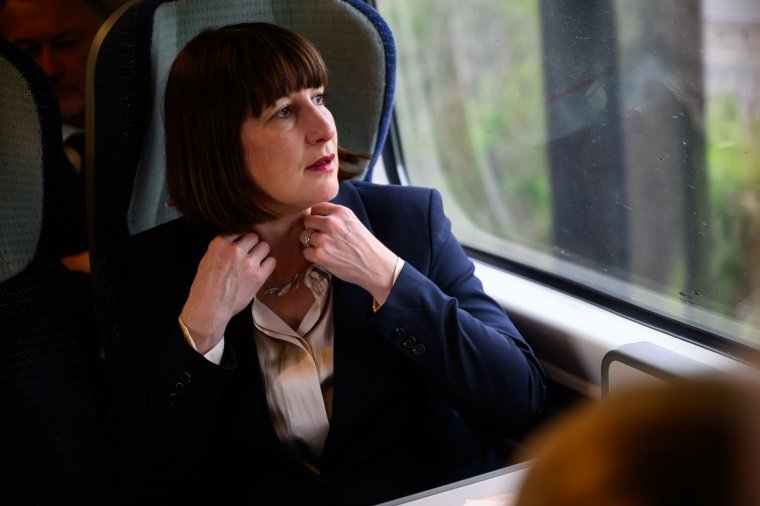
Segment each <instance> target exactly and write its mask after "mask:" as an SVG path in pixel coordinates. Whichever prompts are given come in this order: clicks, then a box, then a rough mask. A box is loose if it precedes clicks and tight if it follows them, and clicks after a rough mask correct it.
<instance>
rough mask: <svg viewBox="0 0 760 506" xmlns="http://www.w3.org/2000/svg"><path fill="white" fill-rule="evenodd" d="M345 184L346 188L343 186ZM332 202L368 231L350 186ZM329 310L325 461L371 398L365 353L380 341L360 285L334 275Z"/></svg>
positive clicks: (370, 352)
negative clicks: (330, 340) (330, 357)
mask: <svg viewBox="0 0 760 506" xmlns="http://www.w3.org/2000/svg"><path fill="white" fill-rule="evenodd" d="M346 186H348V188H345V187H346ZM345 190H350V191H349V192H347V191H345ZM333 203H335V204H339V205H343V206H346V207H348V208H350V209H351V210H352V211H353V212H354V214H356V217H357V218H359V220H360V221H361V222H362V223H363V224H364V225H365V226H366V227H367V228H368V229H369V230H370V232H372V227H371V225H370V222H369V218H368V216H367V214H366V212H365V209H364V206H363V205H362V202H361V199H359V197H358V195H357V194H356V193H355V191H353V187H351V186H350V185H347V184H345V183H344V184H342V185H341V192H340V193H339V194H338V196H337V197H336V198H335V199H334V200H333ZM333 314H334V322H335V326H334V347H335V348H334V355H333V357H334V362H333V367H334V371H333V412H332V419H331V422H330V432H329V433H328V435H327V441H326V442H325V448H324V451H323V452H322V460H323V462H325V463H326V462H328V461H329V459H330V456H331V455H332V454H333V452H335V450H336V448H338V447H340V446H341V437H342V436H343V435H345V434H347V433H351V432H353V431H352V430H351V425H352V423H353V420H354V418H355V416H356V413H357V408H358V407H359V406H361V405H362V404H363V403H366V402H371V400H368V399H366V398H365V394H366V392H367V390H368V389H367V382H368V380H369V378H370V376H371V373H372V371H373V370H374V366H373V364H371V363H367V357H376V356H377V355H378V353H376V352H375V351H373V350H374V349H375V348H377V347H378V346H379V345H380V344H381V343H380V341H379V340H378V339H372V338H371V336H369V335H368V330H367V324H366V322H367V319H368V318H370V317H371V316H372V297H371V296H370V294H369V293H368V292H367V291H366V290H364V289H363V288H360V287H358V286H356V285H354V284H351V283H347V282H345V281H342V280H340V279H338V278H337V277H334V276H333Z"/></svg>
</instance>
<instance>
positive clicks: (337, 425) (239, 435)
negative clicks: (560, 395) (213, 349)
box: [114, 182, 544, 505]
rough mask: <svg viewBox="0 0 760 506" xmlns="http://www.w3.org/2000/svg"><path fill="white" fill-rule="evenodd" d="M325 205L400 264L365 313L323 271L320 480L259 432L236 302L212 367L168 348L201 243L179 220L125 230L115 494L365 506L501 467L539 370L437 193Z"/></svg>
mask: <svg viewBox="0 0 760 506" xmlns="http://www.w3.org/2000/svg"><path fill="white" fill-rule="evenodd" d="M333 202H334V203H337V204H341V205H344V206H347V207H349V208H350V209H352V210H353V211H354V213H355V214H356V215H357V217H358V218H359V219H360V220H361V221H362V222H363V223H364V224H365V225H366V226H367V227H368V228H369V229H370V230H371V231H372V232H373V233H374V234H375V235H376V236H377V237H378V238H379V239H380V240H381V241H382V242H383V243H384V244H385V245H387V246H388V247H389V248H390V249H391V250H392V251H394V252H395V253H397V254H398V255H399V256H401V257H402V258H403V259H404V260H405V261H406V264H405V266H404V268H403V270H402V272H401V274H400V275H399V278H398V280H397V282H396V284H395V286H394V288H393V290H392V292H391V294H390V296H389V297H388V299H387V301H386V302H385V304H384V305H383V306H382V307H381V308H380V310H379V311H378V312H377V313H373V312H372V309H371V308H372V299H371V296H370V295H369V294H368V293H367V292H366V291H364V290H363V289H361V288H359V287H357V286H355V285H351V284H349V283H345V282H342V281H341V280H339V279H337V278H333V279H334V292H333V297H334V299H333V300H334V314H335V350H334V353H335V355H334V397H333V413H332V419H331V424H330V432H329V435H328V438H327V442H326V444H325V448H324V451H323V453H322V455H321V464H320V469H321V474H320V475H319V476H318V475H316V474H314V473H313V472H311V471H309V470H308V469H307V468H306V467H304V466H303V465H301V464H300V463H299V462H298V461H296V460H295V459H294V458H293V457H292V456H291V455H290V454H289V453H288V452H287V451H286V449H285V447H284V446H283V445H282V444H281V443H280V441H279V440H278V438H277V435H276V434H275V432H274V429H273V427H272V424H271V421H270V417H269V412H268V406H267V399H266V394H265V391H264V387H263V379H262V375H261V371H260V369H259V363H258V358H257V354H256V348H255V342H254V338H253V335H254V331H253V324H252V317H251V311H250V306H249V307H248V308H247V309H245V310H244V311H242V312H241V313H239V314H238V315H237V316H235V317H234V318H233V319H232V321H231V322H230V324H229V325H228V327H227V331H226V333H225V351H224V357H223V359H222V364H221V366H216V365H214V364H212V363H210V362H208V361H207V360H206V359H204V358H203V357H202V356H201V355H199V354H197V353H196V352H195V351H193V350H192V349H191V348H190V347H189V346H188V345H187V344H186V343H185V342H184V340H183V338H182V334H181V331H180V328H179V325H178V323H177V316H178V315H179V313H180V311H181V309H182V305H183V304H184V301H185V299H186V297H187V293H188V291H189V288H190V285H191V283H192V280H193V277H194V275H195V272H196V269H197V265H198V262H199V261H200V258H201V257H202V255H203V254H204V252H205V250H206V247H207V245H208V242H209V241H210V239H211V237H209V236H205V237H204V236H203V235H202V234H196V233H194V232H193V230H192V229H191V228H190V227H189V226H188V224H187V223H186V222H185V221H184V219H179V220H175V221H173V222H170V223H168V224H165V225H162V226H160V227H157V228H156V229H153V230H151V231H148V232H145V233H143V234H141V235H138V236H136V237H135V240H134V248H133V250H132V255H133V259H134V267H133V269H132V271H131V273H130V280H129V282H130V284H131V285H132V287H133V291H132V293H131V296H129V297H127V299H128V300H129V301H130V302H131V303H130V304H127V306H126V307H125V313H124V314H123V316H122V318H123V321H126V322H127V326H126V328H125V333H124V336H125V337H124V339H123V342H122V343H121V344H122V346H121V348H122V350H123V353H124V359H125V360H126V365H125V369H124V370H123V372H124V375H125V377H127V378H130V381H131V387H130V388H131V389H130V390H129V392H128V393H123V395H125V397H122V398H121V401H120V407H119V408H118V409H117V411H115V413H114V414H115V417H114V421H115V425H114V442H115V445H114V451H115V453H114V456H115V463H116V466H115V469H116V473H117V479H118V481H120V482H121V483H122V484H123V486H124V487H125V489H126V491H127V492H129V493H134V494H138V495H139V494H142V493H146V494H147V495H149V496H151V497H156V496H163V497H165V498H167V499H172V498H173V499H177V498H179V497H183V498H184V500H189V501H191V502H193V500H201V498H203V499H202V500H205V499H206V498H223V497H227V496H231V497H234V496H235V495H236V494H241V495H242V497H244V498H249V497H250V499H251V502H249V503H250V504H253V503H256V504H310V505H311V504H330V503H334V504H352V505H356V504H374V503H377V502H381V501H384V500H389V499H392V498H394V497H400V496H404V495H407V494H410V493H413V492H418V491H420V490H424V489H428V488H431V487H435V486H438V485H441V484H443V483H446V482H450V481H453V480H458V479H462V478H465V477H468V476H471V475H474V474H478V473H482V472H486V471H489V470H491V469H494V468H496V467H499V466H501V465H504V464H505V460H504V458H505V457H504V454H503V453H502V452H501V451H500V450H499V448H500V445H499V440H501V438H506V437H509V436H511V435H514V434H516V433H518V432H519V431H521V430H523V429H525V428H526V427H527V426H528V425H529V424H530V423H531V421H532V420H533V419H534V418H535V416H536V415H537V414H538V412H539V411H540V408H541V405H542V401H543V392H544V376H543V372H542V370H541V367H540V365H539V363H538V361H537V359H536V358H535V356H534V355H533V353H532V351H531V350H530V348H529V346H528V345H527V344H526V343H525V341H524V340H523V338H522V337H521V336H520V335H519V333H518V331H517V330H516V329H515V327H514V326H513V325H512V323H511V322H510V321H509V319H508V318H507V317H506V316H505V314H504V313H503V311H502V309H501V308H500V307H499V306H498V305H497V304H496V303H495V302H494V301H493V300H492V299H490V298H489V297H488V296H487V295H485V293H484V292H483V290H482V286H481V284H480V281H479V280H477V278H475V277H474V276H473V275H472V274H473V265H472V262H470V260H469V259H468V257H467V256H466V254H465V252H464V251H463V249H462V248H461V246H460V245H459V243H458V242H457V241H456V240H455V238H454V237H453V235H452V234H451V230H450V223H449V221H448V219H447V218H446V217H445V216H444V215H443V210H442V203H441V199H440V196H439V194H438V193H437V192H435V191H433V190H425V189H419V188H409V187H405V188H404V187H399V186H377V185H372V184H369V183H362V182H344V183H342V184H341V190H340V193H339V195H338V196H337V198H336V199H335V200H334V201H333ZM128 383H129V382H128ZM125 406H126V408H127V409H124V408H125ZM143 480H148V481H143ZM140 483H144V485H145V487H146V489H141V485H140ZM148 488H149V489H151V490H150V493H149V494H148V493H147V489H148ZM205 493H208V495H204V494H205ZM259 501H260V502H259Z"/></svg>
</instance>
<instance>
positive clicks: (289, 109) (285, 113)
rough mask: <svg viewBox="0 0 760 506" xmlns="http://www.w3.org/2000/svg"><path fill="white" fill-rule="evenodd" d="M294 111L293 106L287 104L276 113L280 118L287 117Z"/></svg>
mask: <svg viewBox="0 0 760 506" xmlns="http://www.w3.org/2000/svg"><path fill="white" fill-rule="evenodd" d="M292 112H293V108H292V107H291V106H289V105H288V106H286V107H283V108H282V109H280V110H279V111H277V112H276V113H274V115H275V117H276V118H279V119H285V118H287V117H289V116H290V114H291V113H292Z"/></svg>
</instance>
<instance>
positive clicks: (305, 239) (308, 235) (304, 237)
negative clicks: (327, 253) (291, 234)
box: [300, 228, 319, 248]
mask: <svg viewBox="0 0 760 506" xmlns="http://www.w3.org/2000/svg"><path fill="white" fill-rule="evenodd" d="M318 233H319V232H318V231H317V230H316V229H314V228H307V229H306V230H304V231H303V232H301V237H300V239H301V244H302V245H303V247H304V248H315V247H316V245H315V244H314V239H315V236H316V235H317V234H318Z"/></svg>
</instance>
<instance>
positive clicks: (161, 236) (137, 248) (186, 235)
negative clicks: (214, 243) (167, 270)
mask: <svg viewBox="0 0 760 506" xmlns="http://www.w3.org/2000/svg"><path fill="white" fill-rule="evenodd" d="M210 241H211V236H209V237H208V238H207V237H206V235H204V234H202V233H199V232H198V231H197V230H195V229H194V228H192V227H191V226H190V224H189V223H188V222H187V220H186V219H185V218H182V217H180V218H177V219H174V220H171V221H169V222H166V223H164V224H161V225H158V226H156V227H153V228H151V229H148V230H146V231H144V232H140V233H138V234H135V235H134V236H132V237H131V238H130V248H131V250H132V253H133V254H139V253H140V252H148V254H149V255H150V257H152V258H154V259H156V260H158V259H161V258H164V257H166V258H167V259H168V260H169V261H172V259H176V258H177V257H183V258H184V257H188V256H190V257H195V256H198V255H201V256H202V255H203V252H204V251H205V250H206V248H207V247H208V243H209V242H210Z"/></svg>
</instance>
